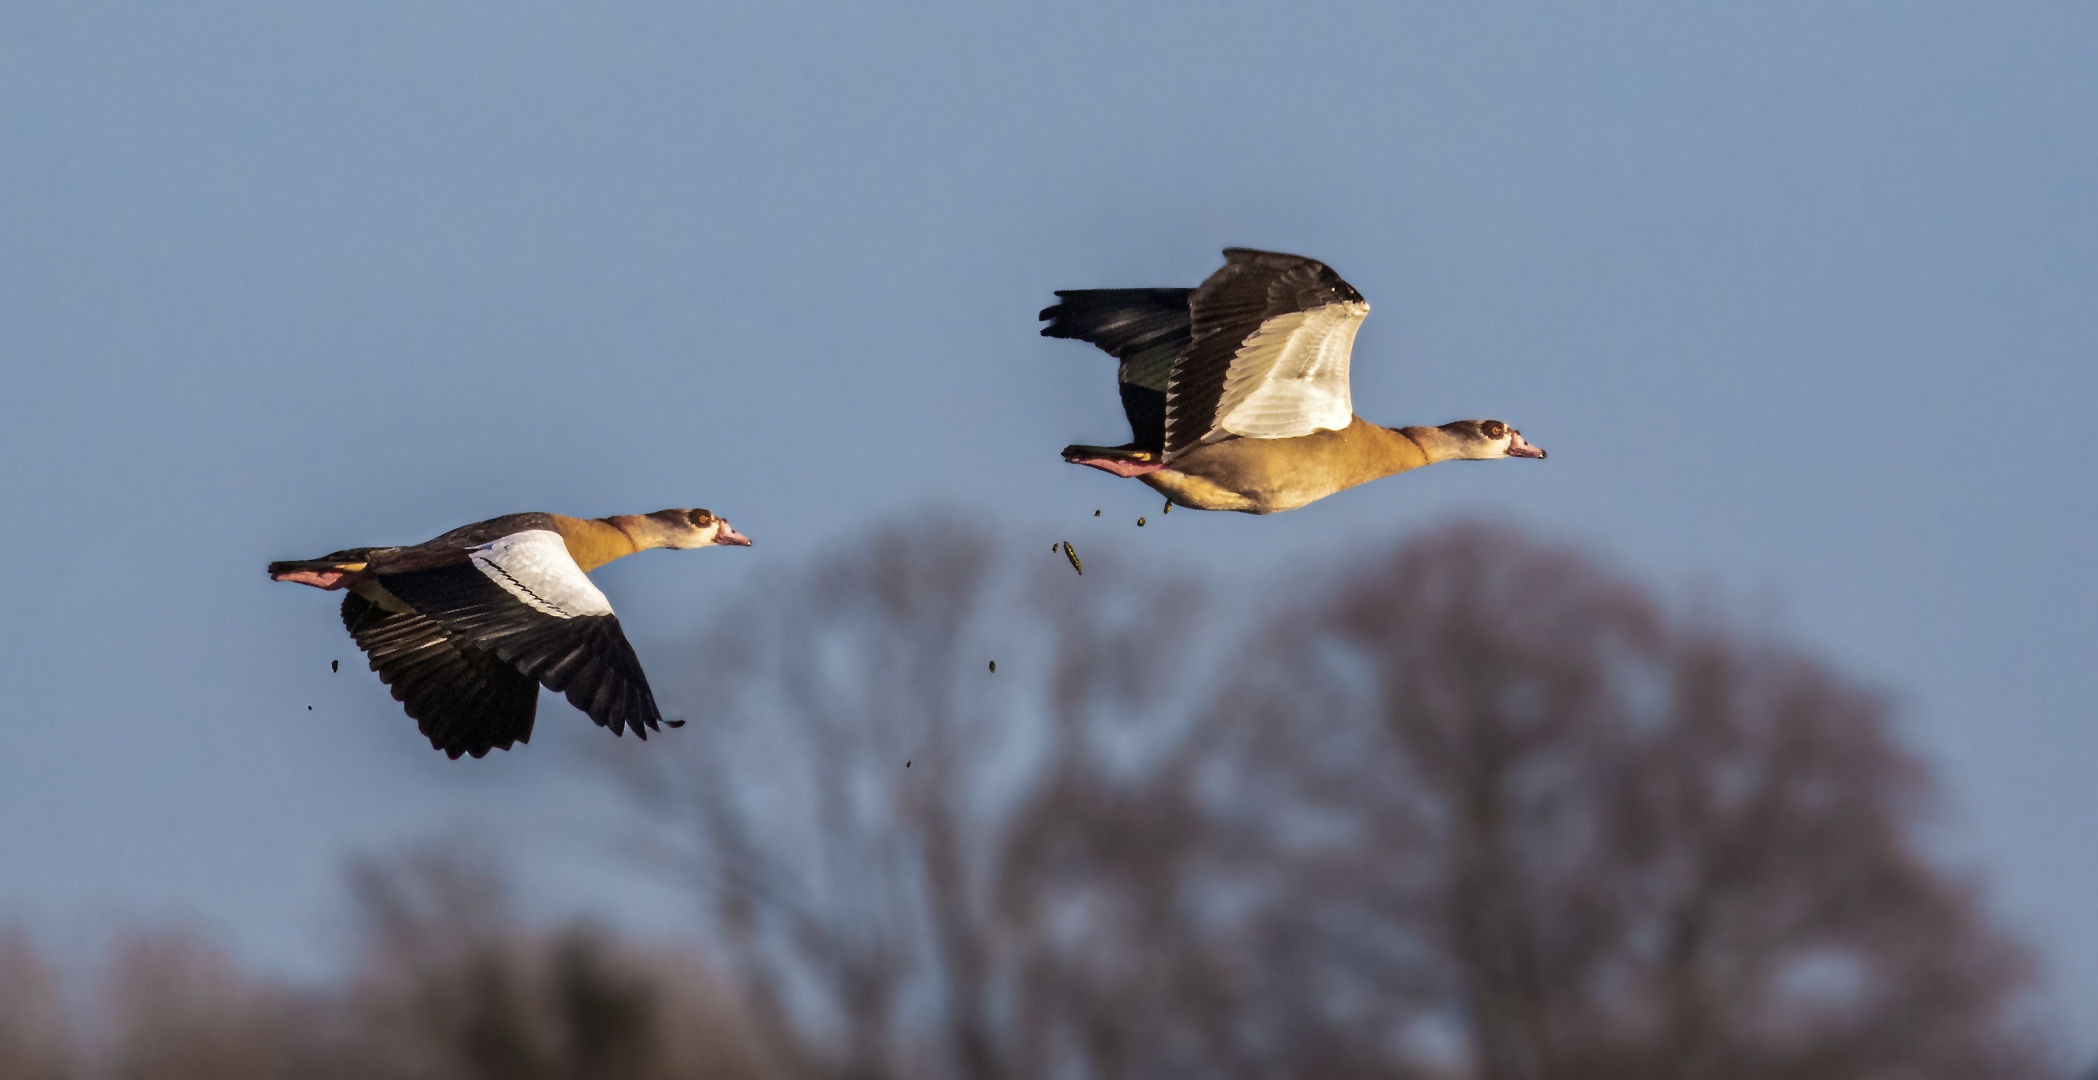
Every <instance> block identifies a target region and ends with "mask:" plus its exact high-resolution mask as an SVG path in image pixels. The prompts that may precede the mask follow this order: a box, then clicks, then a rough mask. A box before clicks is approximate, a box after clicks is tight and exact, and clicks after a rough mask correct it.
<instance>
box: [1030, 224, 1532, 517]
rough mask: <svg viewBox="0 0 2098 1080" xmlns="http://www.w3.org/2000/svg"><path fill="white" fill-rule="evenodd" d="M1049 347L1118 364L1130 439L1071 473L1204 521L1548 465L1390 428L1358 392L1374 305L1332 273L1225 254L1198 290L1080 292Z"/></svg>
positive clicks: (1477, 439) (1083, 458) (1309, 263)
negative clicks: (1494, 464)
mask: <svg viewBox="0 0 2098 1080" xmlns="http://www.w3.org/2000/svg"><path fill="white" fill-rule="evenodd" d="M1056 295H1057V297H1058V299H1059V300H1060V303H1058V304H1057V305H1055V306H1054V307H1050V308H1046V309H1044V310H1043V311H1042V313H1041V316H1040V317H1041V318H1043V319H1047V320H1049V325H1048V326H1047V327H1044V328H1043V330H1042V335H1043V336H1044V337H1062V338H1075V339H1077V340H1080V341H1087V342H1091V343H1092V344H1094V345H1097V346H1099V347H1100V348H1101V349H1102V350H1103V351H1105V352H1107V353H1108V355H1110V356H1113V357H1115V358H1116V359H1117V360H1119V361H1121V366H1120V368H1119V370H1118V371H1117V382H1118V383H1119V385H1120V389H1121V395H1122V409H1123V413H1124V414H1125V415H1126V416H1127V418H1128V420H1129V427H1130V434H1131V439H1130V441H1129V442H1128V443H1126V444H1124V445H1122V446H1085V445H1072V446H1067V447H1065V448H1064V460H1066V461H1069V462H1071V463H1073V464H1078V465H1086V466H1090V467H1092V468H1096V469H1100V470H1103V471H1105V472H1110V473H1113V474H1115V475H1116V476H1124V477H1134V478H1136V479H1139V480H1141V481H1143V482H1144V483H1145V484H1148V485H1150V486H1151V487H1152V488H1154V489H1156V490H1158V491H1159V492H1161V493H1163V494H1164V495H1165V496H1166V498H1167V499H1169V500H1171V501H1172V502H1174V503H1177V504H1179V505H1181V506H1185V507H1189V508H1191V509H1195V510H1237V511H1241V512H1243V513H1249V514H1272V513H1276V512H1278V511H1282V510H1293V509H1296V508H1297V507H1299V506H1303V505H1304V504H1306V503H1309V502H1313V501H1316V500H1318V499H1322V498H1325V497H1326V496H1328V495H1331V494H1333V493H1334V492H1336V491H1344V490H1346V489H1348V488H1351V487H1354V486H1356V485H1358V484H1364V483H1368V482H1369V481H1371V480H1375V479H1378V478H1379V477H1384V476H1390V475H1392V474H1393V473H1399V472H1404V471H1406V470H1408V469H1415V468H1419V467H1420V466H1422V465H1432V464H1434V463H1436V462H1439V461H1454V460H1490V459H1493V458H1502V457H1534V458H1542V457H1544V451H1542V450H1540V449H1538V448H1537V447H1535V446H1532V445H1530V443H1529V442H1528V441H1527V440H1525V439H1524V438H1523V437H1522V432H1520V431H1517V430H1515V429H1514V428H1511V427H1509V426H1508V425H1506V424H1504V423H1501V422H1500V421H1498V420H1459V421H1456V422H1454V423H1450V424H1444V425H1441V426H1440V427H1405V428H1387V427H1382V426H1379V425H1377V424H1372V423H1370V422H1369V421H1367V420H1364V419H1362V418H1361V417H1359V416H1356V415H1355V413H1354V411H1353V403H1352V400H1351V397H1350V394H1349V388H1348V367H1349V364H1350V362H1351V359H1352V353H1353V351H1354V344H1355V331H1356V330H1357V329H1358V328H1360V327H1361V325H1362V320H1363V319H1365V318H1367V317H1368V316H1369V304H1368V303H1367V302H1366V301H1364V300H1363V298H1362V294H1361V293H1359V292H1356V291H1355V288H1354V286H1352V285H1349V284H1348V283H1347V282H1346V281H1343V280H1341V277H1340V275H1338V274H1336V273H1334V272H1333V271H1332V269H1330V268H1329V267H1327V266H1326V265H1325V264H1324V263H1321V262H1318V261H1316V260H1313V259H1307V258H1304V257H1303V256H1300V255H1285V254H1281V253H1279V252H1272V251H1253V250H1250V249H1247V248H1230V249H1227V250H1226V251H1225V252H1224V266H1223V267H1222V268H1221V269H1219V270H1218V271H1217V272H1216V273H1214V274H1211V275H1210V277H1209V279H1208V280H1207V281H1204V282H1203V283H1202V284H1201V285H1200V286H1199V287H1197V288H1193V289H1074V290H1061V291H1059V292H1057V294H1056Z"/></svg>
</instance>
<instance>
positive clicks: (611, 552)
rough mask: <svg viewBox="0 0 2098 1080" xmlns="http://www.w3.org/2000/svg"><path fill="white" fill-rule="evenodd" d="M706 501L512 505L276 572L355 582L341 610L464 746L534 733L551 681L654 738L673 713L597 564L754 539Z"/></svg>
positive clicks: (592, 709)
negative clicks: (623, 508)
mask: <svg viewBox="0 0 2098 1080" xmlns="http://www.w3.org/2000/svg"><path fill="white" fill-rule="evenodd" d="M749 544H750V540H749V538H747V537H745V536H743V535H742V534H741V533H738V532H737V531H736V530H735V529H734V528H733V527H732V526H730V525H729V523H728V522H727V521H725V520H723V519H721V518H718V517H716V516H714V515H713V514H711V513H708V512H707V511H705V510H661V511H658V512H656V513H653V514H622V515H617V516H614V517H607V518H590V519H585V518H572V517H568V516H566V515H562V514H545V513H529V514H509V515H506V516H504V517H499V518H493V519H490V520H488V521H482V522H476V523H474V524H472V525H467V526H464V527H461V528H457V529H453V530H452V531H451V532H448V533H445V534H444V535H443V536H439V537H437V538H436V539H434V540H430V541H427V542H425V543H421V544H414V545H411V546H407V547H376V548H350V549H348V550H344V551H338V552H335V553H334V554H332V555H328V556H325V557H323V558H319V559H305V560H297V561H292V562H274V563H271V564H270V566H269V573H270V578H271V579H272V580H275V581H289V582H294V583H297V584H301V585H311V586H313V587H315V588H318V589H325V590H330V591H333V590H345V591H346V592H347V593H348V595H346V596H344V597H343V600H342V622H343V626H344V628H346V629H347V630H349V632H350V636H351V637H352V638H353V639H355V640H356V642H357V646H358V648H360V649H363V650H364V651H365V653H366V654H368V655H369V656H370V657H371V668H372V670H373V671H376V672H378V673H379V678H380V680H382V681H383V682H385V683H387V684H388V685H390V686H392V688H393V696H394V700H396V701H399V702H401V703H402V706H403V708H404V709H405V710H406V711H407V713H408V715H409V716H410V717H411V718H413V719H415V720H416V721H417V722H418V723H419V724H420V725H421V728H422V733H423V734H424V735H425V736H427V737H428V738H429V740H430V745H432V746H434V747H436V748H437V749H439V750H442V751H444V752H445V753H446V754H448V755H450V756H451V757H453V758H457V757H458V756H459V755H461V754H471V755H473V756H474V757H481V756H483V755H485V754H486V753H488V751H489V750H491V749H495V748H498V747H500V748H502V749H505V750H507V749H509V748H510V747H511V746H512V745H513V744H515V743H520V742H527V741H529V740H530V739H531V736H532V723H533V719H534V717H535V715H536V713H537V710H538V705H539V687H540V686H541V685H544V686H545V687H546V688H547V689H549V690H554V691H556V692H560V693H565V694H566V695H567V696H568V700H569V703H570V704H572V705H574V706H575V707H576V708H578V709H581V710H583V711H584V712H585V713H587V714H589V716H590V718H591V719H592V720H594V721H596V722H597V723H598V724H599V725H600V726H603V727H608V728H611V729H612V732H613V734H615V735H616V734H619V733H621V732H623V731H625V730H626V729H628V728H632V729H633V731H634V734H635V735H636V736H638V737H641V738H647V737H648V734H647V733H648V729H651V728H656V727H657V725H658V724H659V723H660V722H661V720H662V713H661V711H660V710H659V709H657V707H656V699H655V695H654V693H652V692H651V691H650V690H649V688H648V676H647V675H646V674H644V673H643V672H642V670H641V662H640V660H639V659H637V658H636V657H635V655H634V649H633V646H632V645H629V644H628V643H627V639H626V635H625V633H624V632H622V631H621V630H620V628H619V617H618V616H617V615H615V614H613V612H612V605H611V603H610V602H609V601H608V600H606V599H605V594H604V593H602V592H600V591H598V588H597V586H596V585H594V584H592V583H591V581H590V578H589V576H588V575H587V574H586V571H589V570H593V569H596V568H597V567H599V566H602V565H604V564H605V563H608V562H611V561H612V560H614V559H617V558H621V557H623V556H626V555H631V554H633V553H634V552H637V551H645V550H648V549H649V548H658V547H667V548H697V547H712V546H715V545H735V546H743V547H747V546H749Z"/></svg>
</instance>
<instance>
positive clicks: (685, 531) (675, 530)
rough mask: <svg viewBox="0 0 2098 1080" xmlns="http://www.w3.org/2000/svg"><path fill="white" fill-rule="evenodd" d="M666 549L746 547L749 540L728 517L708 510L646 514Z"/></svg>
mask: <svg viewBox="0 0 2098 1080" xmlns="http://www.w3.org/2000/svg"><path fill="white" fill-rule="evenodd" d="M646 516H647V518H648V520H649V521H651V522H653V523H654V524H655V526H656V530H655V531H656V533H657V535H658V537H660V538H661V540H662V541H663V544H662V546H664V547H667V548H702V547H713V546H715V545H717V544H725V545H728V546H730V547H749V546H750V537H748V536H745V535H743V534H742V533H739V532H737V531H736V529H735V526H733V525H730V524H729V523H728V519H727V518H721V517H716V516H714V514H713V513H712V512H711V511H707V510H658V511H656V512H655V513H653V514H648V515H646Z"/></svg>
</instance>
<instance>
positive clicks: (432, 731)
mask: <svg viewBox="0 0 2098 1080" xmlns="http://www.w3.org/2000/svg"><path fill="white" fill-rule="evenodd" d="M342 625H343V627H344V628H345V629H347V630H349V632H350V636H351V637H352V638H355V639H356V641H357V647H358V648H360V649H363V650H364V651H365V653H367V654H368V655H369V656H370V657H371V668H372V670H373V671H376V672H378V673H379V679H380V681H382V682H384V683H386V684H387V685H389V686H391V687H393V699H394V700H395V701H398V702H400V703H401V705H402V707H403V708H405V709H406V710H407V712H408V715H409V716H410V717H411V718H413V719H414V720H415V721H416V723H417V725H418V726H419V727H420V728H421V729H422V733H423V734H424V735H425V736H427V737H428V738H429V740H430V745H431V746H434V747H436V748H437V749H439V750H442V751H444V752H445V753H446V754H447V755H449V756H451V757H453V758H457V757H458V756H459V755H461V754H472V755H473V756H474V757H481V756H483V755H485V754H486V753H488V751H490V750H492V749H495V748H497V747H501V748H502V749H504V750H508V749H510V747H511V746H512V745H514V744H516V743H521V742H530V741H531V739H532V719H533V716H534V715H535V714H536V713H537V712H538V711H539V683H538V682H537V681H535V680H534V679H533V678H532V677H531V676H529V675H526V674H524V673H522V672H520V671H518V670H517V669H516V668H514V667H511V666H510V665H509V664H508V663H507V662H505V661H504V660H503V659H502V658H501V657H498V656H496V655H494V654H492V653H488V652H483V651H482V650H480V649H476V648H474V647H473V646H471V645H465V644H462V643H460V642H459V641H457V640H454V639H453V638H452V636H451V635H450V634H447V633H445V631H444V628H443V627H442V626H439V625H438V624H437V623H435V622H433V621H431V620H429V619H427V618H424V617H423V616H422V615H419V614H417V613H416V612H413V611H387V610H386V609H384V608H382V607H380V606H379V605H377V604H375V603H372V602H371V601H370V600H367V599H365V598H364V597H362V596H359V595H357V594H356V593H349V594H347V595H345V596H344V597H343V598H342Z"/></svg>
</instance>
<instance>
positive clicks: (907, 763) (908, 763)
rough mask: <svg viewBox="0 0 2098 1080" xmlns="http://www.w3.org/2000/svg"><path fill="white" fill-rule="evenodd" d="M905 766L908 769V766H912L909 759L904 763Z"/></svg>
mask: <svg viewBox="0 0 2098 1080" xmlns="http://www.w3.org/2000/svg"><path fill="white" fill-rule="evenodd" d="M903 767H904V768H906V769H908V768H910V767H911V763H910V762H908V761H906V762H904V763H903Z"/></svg>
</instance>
